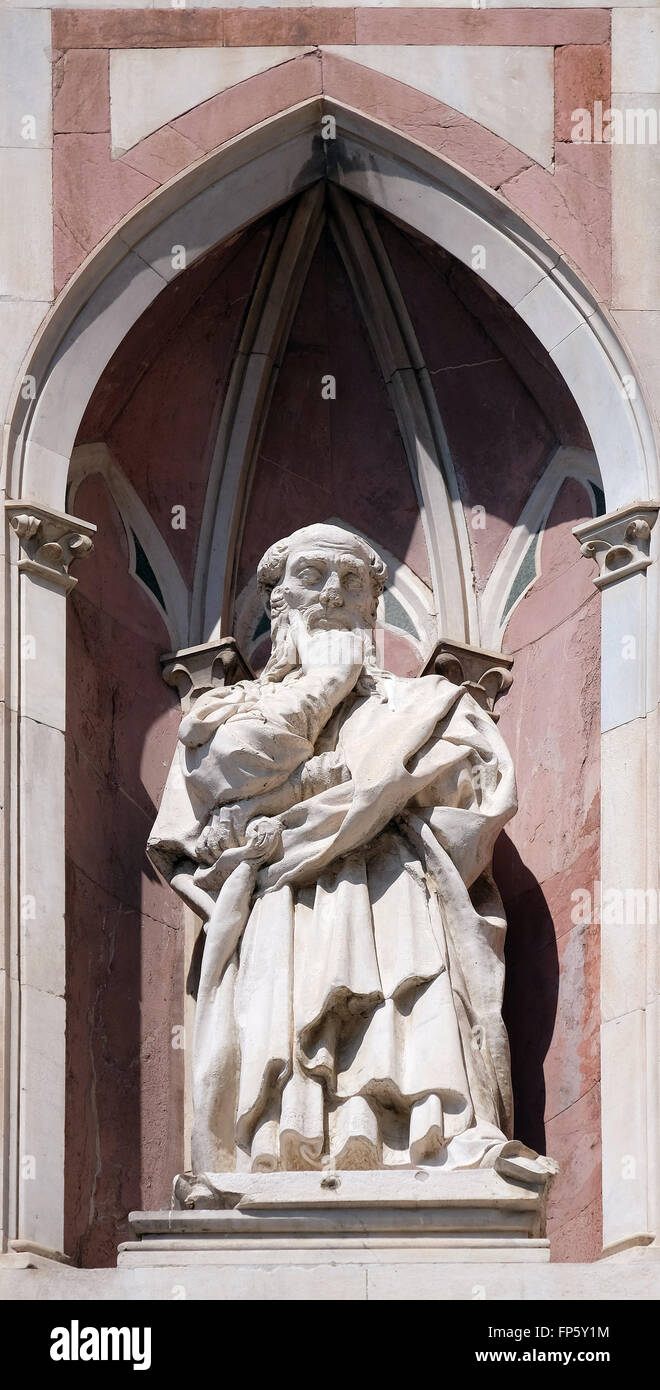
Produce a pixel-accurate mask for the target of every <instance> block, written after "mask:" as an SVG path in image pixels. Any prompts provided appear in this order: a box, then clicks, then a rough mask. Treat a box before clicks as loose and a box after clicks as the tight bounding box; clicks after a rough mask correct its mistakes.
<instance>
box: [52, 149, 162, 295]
mask: <svg viewBox="0 0 660 1390" xmlns="http://www.w3.org/2000/svg"><path fill="white" fill-rule="evenodd" d="M157 187H158V184H157V183H156V180H155V179H152V178H147V177H146V176H145V175H144V174H140V173H139V172H138V171H137V170H136V169H131V168H129V166H128V165H126V164H123V163H122V161H121V160H120V159H116V160H111V159H110V150H109V137H108V135H107V134H100V135H56V136H55V138H54V140H53V198H54V204H53V218H54V257H55V286H56V289H57V290H59V289H61V288H62V286H63V285H64V284H66V281H67V280H68V279H69V277H70V276H71V275H73V272H74V271H75V270H77V269H78V266H79V265H81V264H82V262H83V261H84V260H85V257H86V256H87V255H88V254H89V252H90V251H92V250H93V249H94V247H95V246H98V243H99V242H100V241H102V240H103V237H104V236H105V235H106V233H107V232H109V231H110V230H111V228H112V227H114V226H115V225H116V224H117V222H119V221H120V220H121V218H122V217H124V216H125V215H126V213H127V212H130V211H131V208H134V207H135V206H136V204H137V203H139V202H141V201H142V199H143V198H146V196H147V194H148V193H152V192H153V190H154V189H155V188H157Z"/></svg>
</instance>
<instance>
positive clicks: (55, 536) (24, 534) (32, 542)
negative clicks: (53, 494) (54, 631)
mask: <svg viewBox="0 0 660 1390" xmlns="http://www.w3.org/2000/svg"><path fill="white" fill-rule="evenodd" d="M5 511H6V513H7V517H8V520H9V525H10V526H11V528H12V531H14V532H15V533H16V535H17V536H18V539H19V541H20V545H21V551H22V557H21V559H20V560H19V562H18V568H19V570H23V572H24V573H25V574H33V575H36V576H37V577H38V578H40V579H45V580H47V581H48V582H49V583H50V584H55V585H57V587H58V588H60V589H64V591H65V593H68V592H69V590H70V589H73V587H74V585H75V584H77V583H78V580H77V579H75V578H74V576H73V575H72V574H69V565H71V564H72V563H73V561H74V560H77V559H79V558H80V557H81V556H82V555H89V552H90V550H93V548H94V542H93V539H92V537H93V536H94V535H95V534H96V527H95V526H94V524H93V523H92V522H91V521H81V520H80V518H79V517H77V516H69V515H68V513H67V512H56V511H55V510H54V509H53V508H52V507H44V506H42V504H41V503H40V502H33V501H31V500H30V499H27V498H23V499H22V500H21V501H20V502H14V501H8V502H5Z"/></svg>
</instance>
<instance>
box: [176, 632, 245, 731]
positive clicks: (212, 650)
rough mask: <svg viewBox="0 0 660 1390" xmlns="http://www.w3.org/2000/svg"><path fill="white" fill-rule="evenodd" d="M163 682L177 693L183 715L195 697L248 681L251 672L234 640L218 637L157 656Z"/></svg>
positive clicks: (232, 638)
mask: <svg viewBox="0 0 660 1390" xmlns="http://www.w3.org/2000/svg"><path fill="white" fill-rule="evenodd" d="M161 662H162V665H163V680H164V681H166V682H167V684H168V685H172V686H174V687H175V689H176V690H178V692H179V699H180V701H181V708H182V710H183V712H184V714H187V712H188V710H189V709H190V707H191V705H192V704H193V703H194V701H195V700H196V699H197V697H198V695H203V694H204V691H206V690H211V689H212V687H213V686H215V685H235V684H236V682H237V681H242V680H252V679H253V673H252V671H251V670H250V668H249V666H248V664H247V662H246V661H244V659H243V657H242V656H241V653H240V651H239V650H238V647H237V645H236V639H235V638H234V637H219V638H218V640H217V641H216V642H203V643H202V644H201V646H199V647H184V648H182V650H181V651H178V652H167V653H166V654H165V656H162V657H161Z"/></svg>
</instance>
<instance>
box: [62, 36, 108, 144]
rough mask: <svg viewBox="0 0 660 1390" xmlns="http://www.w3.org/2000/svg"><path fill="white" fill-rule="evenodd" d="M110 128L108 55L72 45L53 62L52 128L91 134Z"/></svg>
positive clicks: (101, 51)
mask: <svg viewBox="0 0 660 1390" xmlns="http://www.w3.org/2000/svg"><path fill="white" fill-rule="evenodd" d="M109 128H110V86H109V61H108V54H107V52H104V51H103V49H97V48H74V49H72V50H71V51H70V52H68V53H63V54H62V56H61V57H60V58H58V59H57V60H56V62H55V63H54V65H53V130H54V131H55V133H56V134H60V133H61V132H74V133H75V134H83V135H84V134H86V135H93V134H97V133H99V132H101V131H104V130H109Z"/></svg>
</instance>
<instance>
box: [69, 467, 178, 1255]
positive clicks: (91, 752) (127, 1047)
mask: <svg viewBox="0 0 660 1390" xmlns="http://www.w3.org/2000/svg"><path fill="white" fill-rule="evenodd" d="M76 505H77V507H78V509H79V511H80V513H81V515H83V516H86V517H89V518H90V519H92V520H94V521H95V522H96V523H97V525H98V528H99V529H98V536H97V541H96V546H95V550H94V552H93V556H92V558H91V561H90V563H88V564H87V565H86V566H84V567H83V566H81V567H80V577H79V584H78V585H77V587H76V589H75V590H74V592H73V594H72V595H71V597H70V599H69V610H68V642H67V647H68V650H67V742H66V778H67V802H66V841H67V999H68V1002H69V1008H68V1013H67V1102H66V1162H65V1175H66V1184H67V1190H66V1248H67V1251H68V1253H70V1254H71V1255H72V1257H73V1258H74V1259H75V1260H77V1261H78V1262H79V1263H82V1264H84V1265H113V1264H114V1263H115V1261H116V1248H117V1243H118V1241H119V1240H121V1239H124V1238H126V1236H127V1235H128V1229H127V1221H126V1217H127V1213H128V1211H129V1210H131V1209H132V1208H134V1207H135V1206H136V1205H137V1206H144V1205H148V1206H152V1207H153V1206H162V1205H163V1204H164V1205H167V1203H168V1200H169V1189H170V1184H171V1178H172V1174H173V1172H175V1171H177V1169H178V1168H179V1167H180V1164H181V1157H182V1155H181V1140H180V1135H181V1115H182V1105H183V1100H182V1096H183V1090H182V1088H183V1053H182V1051H181V1050H177V1049H175V1048H172V1046H171V1042H172V1028H173V1027H176V1026H177V1025H179V1024H181V1022H182V1009H183V978H182V968H183V955H182V950H183V937H182V930H181V920H182V914H181V909H180V906H179V905H178V903H177V900H176V899H175V898H174V896H173V895H172V893H171V892H170V890H169V889H168V888H166V887H165V885H164V884H162V883H161V882H160V880H159V879H158V877H157V875H156V873H155V872H154V870H153V869H152V868H151V866H150V864H149V862H148V860H147V859H146V856H145V843H146V838H147V835H148V833H149V829H150V826H151V823H152V821H153V817H154V812H155V807H156V804H157V802H158V800H159V798H160V794H161V791H162V787H163V783H164V780H165V776H166V771H167V767H168V765H169V762H170V759H171V756H172V751H173V748H174V743H175V740H176V732H177V728H178V723H179V718H180V714H179V709H178V702H177V701H176V699H175V696H174V693H173V692H172V691H171V690H170V689H168V687H167V686H166V685H165V684H164V682H163V681H162V678H161V675H160V664H159V660H158V657H159V654H160V652H161V650H162V649H163V647H164V645H167V640H168V639H167V634H166V632H165V630H164V627H163V624H162V620H161V619H160V617H159V615H158V612H157V610H156V608H155V607H154V605H153V604H152V602H151V600H150V598H149V597H148V596H147V595H146V594H145V593H144V591H143V590H142V589H141V588H140V586H139V585H138V584H137V583H136V581H135V580H134V579H132V578H131V577H130V576H129V574H128V567H127V552H126V543H125V537H124V533H123V526H122V524H121V521H120V519H119V516H118V514H117V512H116V509H115V508H114V505H113V504H112V502H111V500H110V498H109V496H108V494H107V492H106V490H105V487H104V484H103V483H102V482H101V481H100V479H99V478H98V477H91V478H88V479H87V480H86V481H85V482H84V483H83V485H82V486H81V488H80V490H79V493H78V497H77V499H76Z"/></svg>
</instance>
